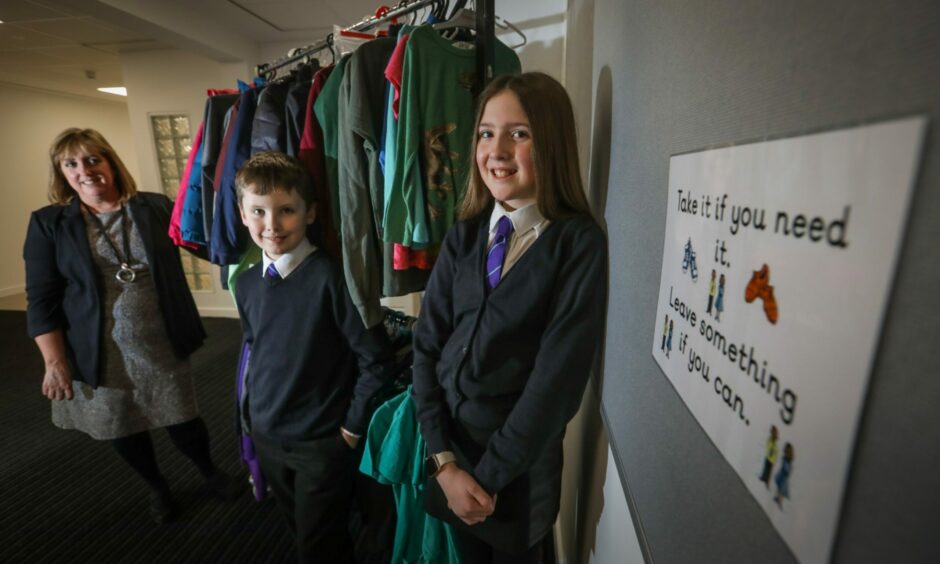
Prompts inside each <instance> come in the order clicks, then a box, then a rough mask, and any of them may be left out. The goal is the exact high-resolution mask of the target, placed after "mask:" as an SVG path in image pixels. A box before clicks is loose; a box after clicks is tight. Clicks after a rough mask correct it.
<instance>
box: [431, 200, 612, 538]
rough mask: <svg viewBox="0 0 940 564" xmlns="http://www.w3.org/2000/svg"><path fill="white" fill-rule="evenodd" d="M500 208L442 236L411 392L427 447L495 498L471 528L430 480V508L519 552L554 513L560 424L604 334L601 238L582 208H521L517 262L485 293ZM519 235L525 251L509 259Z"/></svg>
mask: <svg viewBox="0 0 940 564" xmlns="http://www.w3.org/2000/svg"><path fill="white" fill-rule="evenodd" d="M533 207H534V206H533ZM527 210H528V211H527ZM519 212H524V213H522V214H520V213H519ZM535 212H536V214H537V210H535ZM501 213H502V210H501V209H500V208H499V206H497V207H496V208H494V209H493V210H492V211H491V212H489V213H483V214H481V215H480V216H479V217H477V218H475V219H472V220H468V221H461V222H459V223H457V224H456V225H455V226H454V227H453V228H452V229H451V230H450V231H449V232H448V234H447V236H446V237H445V239H444V242H443V244H442V247H441V252H440V256H439V257H438V260H437V264H436V265H435V267H434V271H433V273H432V275H431V279H430V281H429V283H428V287H427V291H426V293H425V298H424V302H423V304H422V310H421V316H420V319H419V322H418V324H417V326H416V328H415V343H414V369H413V374H414V388H413V390H414V391H413V397H414V400H415V403H416V406H417V416H418V420H419V422H420V425H421V433H422V436H423V437H424V439H425V441H427V445H428V452H429V453H437V452H442V451H453V452H454V453H455V454H456V456H457V464H458V466H459V467H460V468H461V469H463V470H465V471H467V472H469V473H470V474H471V475H472V476H473V477H474V478H475V479H476V480H477V482H478V483H479V484H480V485H481V486H482V487H483V488H484V489H485V490H487V491H488V492H489V493H490V494H498V499H497V502H496V510H495V512H494V513H493V514H492V515H491V516H490V517H488V518H487V519H486V521H484V522H483V523H480V524H477V525H473V526H468V525H466V524H464V523H463V522H462V521H460V519H458V518H457V517H456V516H455V515H454V514H453V512H451V511H450V510H449V509H448V508H447V502H446V498H445V497H444V494H443V491H442V490H441V489H440V487H439V485H438V484H437V480H435V479H429V480H428V491H427V497H426V509H427V510H428V512H429V513H431V514H432V515H434V516H436V517H438V518H441V519H444V520H445V521H447V522H449V523H451V524H452V525H454V526H455V527H456V528H457V530H458V534H469V535H472V536H474V537H476V538H478V539H481V540H482V541H484V542H485V543H486V544H488V545H490V546H492V547H495V548H496V549H497V550H499V551H502V552H505V553H508V554H521V553H525V552H527V551H529V550H530V548H532V547H533V546H535V545H536V544H537V543H538V542H539V541H540V540H542V539H543V538H544V537H545V535H546V534H547V533H548V532H549V531H550V529H551V527H552V524H553V523H554V521H555V517H556V515H557V513H558V508H559V502H560V500H559V498H560V492H561V468H562V438H563V436H564V431H565V426H566V425H567V423H568V421H569V420H570V419H571V418H572V417H573V416H574V414H575V413H576V412H577V410H578V406H579V405H580V402H581V395H582V393H583V392H584V388H585V385H586V383H587V380H588V375H589V372H590V369H591V367H592V364H593V362H594V360H595V355H596V354H597V353H598V351H599V350H600V344H601V341H602V338H603V333H604V319H605V317H604V316H605V311H606V305H607V242H606V238H605V236H604V234H603V232H602V231H601V229H600V228H599V227H598V226H597V224H596V223H595V222H594V220H593V219H592V218H590V217H588V216H585V215H580V216H573V217H567V218H561V219H557V220H554V221H552V222H550V223H548V222H545V221H544V219H543V220H542V221H539V218H540V216H538V217H535V218H534V220H533V218H532V217H530V215H531V214H532V210H529V209H528V208H526V209H524V210H517V212H514V213H513V214H510V217H511V219H512V221H513V225H514V227H515V230H514V233H513V234H512V236H511V239H510V241H509V247H508V249H507V251H506V257H507V260H509V259H513V258H514V261H511V262H510V263H508V266H509V267H508V268H507V267H506V266H505V265H504V268H503V273H502V278H501V280H500V281H499V283H498V285H497V286H496V287H495V288H494V289H493V290H489V291H488V290H487V288H486V285H485V277H486V273H485V271H486V267H485V264H486V259H487V250H488V246H489V242H490V239H491V236H492V233H493V228H494V225H495V223H496V220H497V219H498V217H496V216H498V215H500V214H501ZM517 216H518V219H519V221H518V222H517ZM517 223H518V224H517ZM520 228H521V229H520ZM518 241H527V243H525V244H527V245H528V247H527V249H525V250H524V252H523V253H521V254H520V253H516V256H515V257H513V254H514V248H513V246H514V244H515V243H516V242H518Z"/></svg>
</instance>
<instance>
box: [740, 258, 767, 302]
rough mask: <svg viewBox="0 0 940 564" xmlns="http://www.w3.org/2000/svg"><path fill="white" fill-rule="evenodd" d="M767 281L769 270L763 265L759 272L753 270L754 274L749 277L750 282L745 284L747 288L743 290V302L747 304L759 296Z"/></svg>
mask: <svg viewBox="0 0 940 564" xmlns="http://www.w3.org/2000/svg"><path fill="white" fill-rule="evenodd" d="M769 281H770V269H769V268H767V265H766V264H765V265H764V266H762V267H761V269H760V270H755V271H754V274H752V275H751V281H750V282H748V283H747V288H745V289H744V301H746V302H747V303H751V302H753V301H754V300H755V299H756V298H757V297H758V296H760V295H761V292H763V290H764V288H765V287H766V286H767V283H768V282H769Z"/></svg>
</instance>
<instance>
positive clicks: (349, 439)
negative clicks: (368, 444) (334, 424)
mask: <svg viewBox="0 0 940 564" xmlns="http://www.w3.org/2000/svg"><path fill="white" fill-rule="evenodd" d="M339 434H340V435H341V436H342V437H343V440H344V441H346V444H347V445H349V448H356V446H357V445H358V444H359V437H357V436H356V435H353V434H352V433H350V432H349V431H347V430H346V429H343V428H342V427H340V428H339Z"/></svg>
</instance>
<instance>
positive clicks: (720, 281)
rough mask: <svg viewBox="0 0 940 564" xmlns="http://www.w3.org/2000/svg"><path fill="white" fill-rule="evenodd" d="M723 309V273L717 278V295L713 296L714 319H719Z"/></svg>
mask: <svg viewBox="0 0 940 564" xmlns="http://www.w3.org/2000/svg"><path fill="white" fill-rule="evenodd" d="M724 310H725V275H724V274H722V275H721V278H719V279H718V297H717V298H715V321H721V312H723V311H724Z"/></svg>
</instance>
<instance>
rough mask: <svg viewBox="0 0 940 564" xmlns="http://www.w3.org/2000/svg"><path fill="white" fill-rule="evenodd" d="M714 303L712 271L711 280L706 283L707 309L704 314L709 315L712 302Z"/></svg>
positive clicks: (713, 273)
mask: <svg viewBox="0 0 940 564" xmlns="http://www.w3.org/2000/svg"><path fill="white" fill-rule="evenodd" d="M714 301H715V269H714V268H713V269H712V279H711V281H710V282H709V283H708V308H706V309H705V313H708V314H711V312H712V302H714Z"/></svg>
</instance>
